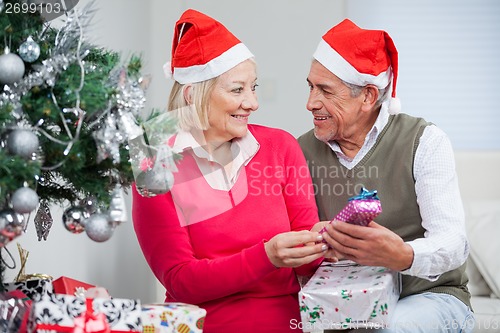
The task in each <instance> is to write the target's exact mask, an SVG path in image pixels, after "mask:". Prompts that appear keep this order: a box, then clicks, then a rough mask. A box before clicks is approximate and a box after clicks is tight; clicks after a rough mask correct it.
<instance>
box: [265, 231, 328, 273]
mask: <svg viewBox="0 0 500 333" xmlns="http://www.w3.org/2000/svg"><path fill="white" fill-rule="evenodd" d="M322 239H323V238H322V237H321V236H320V235H319V233H318V232H312V231H306V230H303V231H290V232H284V233H281V234H277V235H276V236H274V237H273V238H271V239H270V240H269V241H268V242H266V243H265V244H264V247H265V250H266V253H267V256H268V258H269V260H270V261H271V263H272V264H273V265H274V266H275V267H278V268H279V267H298V266H302V265H304V264H308V263H310V262H312V261H314V260H316V259H318V258H320V257H322V256H323V255H324V254H325V252H326V251H327V250H328V246H327V245H326V244H323V243H321V240H322ZM318 242H319V243H318Z"/></svg>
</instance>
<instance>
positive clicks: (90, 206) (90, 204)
mask: <svg viewBox="0 0 500 333" xmlns="http://www.w3.org/2000/svg"><path fill="white" fill-rule="evenodd" d="M80 206H82V207H83V208H84V209H85V210H86V211H87V213H88V215H89V216H90V215H92V214H94V213H96V212H97V210H98V208H99V207H98V205H97V199H96V198H95V197H88V198H86V199H83V200H81V201H80Z"/></svg>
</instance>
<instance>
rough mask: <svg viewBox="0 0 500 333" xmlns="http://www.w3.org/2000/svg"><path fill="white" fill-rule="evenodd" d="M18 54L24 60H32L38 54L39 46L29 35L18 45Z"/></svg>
mask: <svg viewBox="0 0 500 333" xmlns="http://www.w3.org/2000/svg"><path fill="white" fill-rule="evenodd" d="M18 52H19V56H20V57H21V58H22V59H23V60H24V61H26V62H33V61H36V60H37V59H38V57H39V56H40V46H39V45H38V44H37V43H36V42H35V41H34V40H33V38H32V37H31V36H29V37H28V39H26V41H25V42H24V43H22V44H21V45H20V46H19V50H18Z"/></svg>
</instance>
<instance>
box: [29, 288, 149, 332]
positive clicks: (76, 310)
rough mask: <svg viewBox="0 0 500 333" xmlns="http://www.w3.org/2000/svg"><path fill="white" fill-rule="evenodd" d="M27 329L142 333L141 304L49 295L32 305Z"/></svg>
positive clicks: (138, 302)
mask: <svg viewBox="0 0 500 333" xmlns="http://www.w3.org/2000/svg"><path fill="white" fill-rule="evenodd" d="M28 328H29V332H32V333H35V332H36V333H41V332H109V333H124V332H135V333H142V323H141V303H140V301H139V300H130V299H119V298H114V299H105V298H94V299H91V298H87V299H84V298H81V297H76V296H71V295H64V294H52V295H48V296H44V297H43V298H42V299H41V300H39V301H37V302H33V304H32V309H31V313H30V317H29V323H28Z"/></svg>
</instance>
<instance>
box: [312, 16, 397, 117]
mask: <svg viewBox="0 0 500 333" xmlns="http://www.w3.org/2000/svg"><path fill="white" fill-rule="evenodd" d="M313 57H314V59H316V60H317V61H319V63H321V64H322V65H323V66H325V67H326V68H327V69H328V70H329V71H330V72H332V73H333V74H335V75H336V76H337V77H338V78H340V79H341V80H343V81H345V82H347V83H351V84H354V85H358V86H365V85H367V84H373V85H375V86H377V88H379V89H384V88H389V89H390V88H392V94H391V97H392V98H391V101H390V104H389V113H391V114H396V113H399V112H400V111H401V102H400V101H399V99H398V98H396V81H397V78H398V51H397V50H396V46H395V45H394V42H393V41H392V38H391V37H390V36H389V34H388V33H387V32H385V31H382V30H367V29H361V28H360V27H358V26H357V25H356V24H354V23H353V22H352V21H350V20H349V19H345V20H343V21H342V22H340V23H339V24H338V25H336V26H334V27H333V28H331V29H330V30H329V31H328V32H327V33H326V34H325V35H323V38H322V39H321V41H320V43H319V45H318V47H317V49H316V52H315V53H314V55H313ZM391 80H392V87H388V86H389V83H390V82H391Z"/></svg>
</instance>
